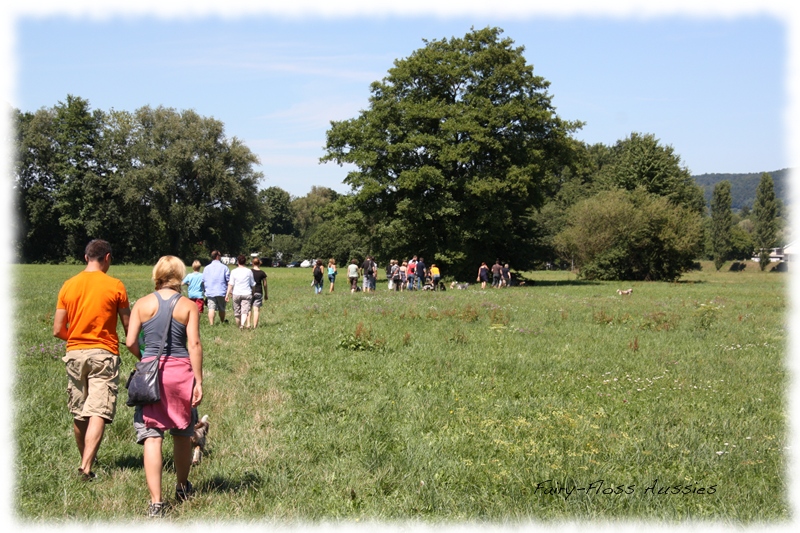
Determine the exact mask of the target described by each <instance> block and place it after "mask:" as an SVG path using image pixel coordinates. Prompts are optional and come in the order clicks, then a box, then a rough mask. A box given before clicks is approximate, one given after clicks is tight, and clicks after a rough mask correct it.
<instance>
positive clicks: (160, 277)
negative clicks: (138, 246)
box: [153, 255, 186, 292]
mask: <svg viewBox="0 0 800 533" xmlns="http://www.w3.org/2000/svg"><path fill="white" fill-rule="evenodd" d="M184 276H186V265H184V264H183V261H181V260H180V259H178V258H177V257H175V256H174V255H165V256H164V257H162V258H161V259H159V260H158V263H156V266H154V267H153V281H155V282H156V290H159V289H172V290H175V291H178V292H180V290H181V282H182V281H183V278H184Z"/></svg>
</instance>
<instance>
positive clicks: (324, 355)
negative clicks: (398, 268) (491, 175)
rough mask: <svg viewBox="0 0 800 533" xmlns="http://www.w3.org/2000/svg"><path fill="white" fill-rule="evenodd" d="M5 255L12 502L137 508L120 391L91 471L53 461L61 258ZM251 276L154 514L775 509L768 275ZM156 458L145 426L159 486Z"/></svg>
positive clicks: (208, 366) (707, 270)
mask: <svg viewBox="0 0 800 533" xmlns="http://www.w3.org/2000/svg"><path fill="white" fill-rule="evenodd" d="M13 268H14V269H13V272H14V274H15V276H16V280H15V287H16V302H17V310H16V317H17V321H16V325H15V331H16V339H15V343H16V354H15V364H14V369H15V372H16V375H15V384H14V398H15V399H16V404H15V406H14V407H15V411H14V420H15V428H14V435H15V441H16V450H15V472H14V474H15V479H16V487H15V489H14V491H13V494H14V496H15V500H14V502H13V507H14V509H15V511H16V513H17V517H18V518H19V519H20V520H21V521H23V522H27V523H64V522H73V521H86V520H96V521H103V522H111V521H115V522H116V521H118V520H120V519H123V520H132V519H140V518H142V519H143V518H144V517H145V509H146V503H147V500H148V495H147V490H146V487H145V481H144V472H143V470H142V450H141V447H139V446H138V445H136V444H135V442H134V431H133V427H132V423H131V421H132V416H133V410H132V409H130V408H128V407H126V406H125V405H124V399H125V392H124V388H123V389H122V392H121V395H120V402H119V404H120V406H119V408H118V412H117V418H116V420H115V422H114V423H113V424H112V425H111V426H109V427H108V429H107V432H106V437H105V440H104V442H103V445H102V447H101V449H100V454H99V464H98V466H97V468H96V471H97V472H98V476H99V477H98V479H97V480H96V481H95V482H93V483H88V484H84V483H80V482H79V481H77V479H76V477H75V476H74V472H75V469H76V468H77V466H78V455H77V451H76V449H75V445H74V441H73V438H72V432H71V418H70V415H69V413H68V411H67V408H66V394H65V389H66V376H65V373H64V367H63V363H62V362H61V361H60V357H61V356H62V355H63V353H62V352H63V347H62V346H63V345H62V343H61V342H60V341H58V340H57V339H55V338H53V337H52V317H53V310H54V307H55V300H56V294H57V292H58V289H59V287H60V286H61V284H62V283H63V281H64V280H65V279H67V278H68V277H69V276H71V275H73V274H74V273H76V272H78V271H79V270H80V269H81V267H80V266H15V267H13ZM109 273H110V274H111V275H113V276H115V277H118V278H120V279H122V280H123V282H124V283H125V284H126V286H127V288H128V293H129V296H130V298H131V300H135V299H137V298H139V297H141V296H143V295H145V294H147V293H148V292H149V291H150V290H151V289H152V284H151V281H150V280H149V276H150V268H149V267H139V266H116V265H115V266H112V269H111V271H110V272H109ZM267 273H268V274H269V296H270V298H269V300H268V302H266V304H265V307H264V308H263V311H262V321H261V325H260V328H259V329H258V330H255V331H239V330H238V329H236V328H235V327H234V326H233V325H232V324H229V325H226V326H220V325H216V326H214V327H210V326H209V325H208V322H207V320H206V319H205V317H203V319H202V321H201V337H202V341H203V347H204V352H205V383H204V390H205V400H204V402H203V404H202V405H201V408H200V413H201V415H202V414H208V415H209V418H210V421H211V430H210V435H209V453H208V455H207V456H206V457H205V459H204V461H203V462H202V464H201V465H199V466H198V467H196V468H195V469H193V472H192V474H191V476H190V479H191V480H192V482H193V483H194V485H195V487H196V488H197V489H198V492H199V493H198V495H197V497H196V498H195V499H193V500H191V501H189V502H187V503H184V504H181V505H175V506H174V507H172V508H171V510H170V512H169V518H168V519H169V520H171V521H174V522H179V523H180V522H188V521H191V520H194V519H198V518H205V519H210V520H218V521H226V522H227V521H232V522H248V523H250V522H252V521H260V520H268V521H274V522H279V523H299V522H302V523H308V522H311V523H317V522H323V521H346V522H356V521H362V522H363V521H380V522H396V521H405V520H414V521H423V522H426V523H456V522H474V521H486V522H490V523H504V524H509V523H521V522H526V521H530V520H533V521H540V522H545V523H547V522H555V521H562V520H612V519H622V520H646V521H668V522H680V521H686V520H708V521H723V522H726V523H734V524H742V525H748V524H756V523H771V524H775V523H784V522H786V521H788V520H789V519H790V506H789V502H788V489H787V474H786V468H787V451H786V447H787V446H788V434H787V426H788V420H787V418H788V415H787V411H788V408H787V402H788V399H787V394H788V393H787V390H788V387H789V378H788V370H787V367H786V361H785V354H786V342H787V326H786V319H787V299H788V294H787V290H786V285H787V279H788V278H787V277H786V276H787V274H778V273H762V272H759V271H758V268H757V265H755V264H750V265H748V267H747V269H746V270H745V271H744V272H736V273H733V272H727V271H721V272H716V271H715V270H714V269H713V266H712V265H710V264H709V263H705V264H704V270H702V271H698V272H692V273H690V274H687V275H686V276H685V277H684V278H683V279H682V280H681V282H679V283H633V284H628V283H609V282H601V283H592V282H584V281H578V280H576V279H575V276H574V275H573V274H571V273H568V272H529V273H526V277H527V278H529V279H532V280H534V283H533V284H532V285H527V286H525V287H513V288H508V289H502V290H489V289H487V290H485V291H481V290H480V289H479V288H476V287H475V286H472V287H470V288H469V290H466V291H457V290H448V291H446V292H437V293H429V292H414V293H408V292H406V293H393V292H392V293H390V292H389V291H388V290H387V288H386V284H385V281H384V282H383V283H380V282H379V285H378V291H377V293H375V294H373V295H365V294H361V293H357V294H351V293H350V292H349V290H348V288H347V287H346V279H342V280H340V282H339V283H338V287H337V290H336V292H334V293H333V294H327V290H328V286H327V282H326V285H325V293H323V295H321V296H315V295H314V294H313V289H312V288H311V287H310V286H309V284H310V281H311V273H310V270H309V269H267ZM32 281H35V283H32ZM469 281H471V280H469ZM628 287H633V288H634V292H633V294H632V295H631V296H629V297H623V296H619V295H618V294H617V293H616V289H618V288H623V289H624V288H628ZM229 314H230V315H232V313H231V312H230V310H229ZM231 322H232V320H231ZM132 367H133V357H132V356H131V355H130V354H129V353H127V351H123V371H122V373H123V375H125V376H127V374H128V372H129V371H130V369H131V368H132ZM171 456H172V455H171V441H170V440H169V438H167V439H165V460H166V472H165V475H164V487H165V493H164V495H165V498H166V499H167V500H168V501H174V495H173V491H172V490H171V488H172V487H173V486H174V472H173V471H172V464H171Z"/></svg>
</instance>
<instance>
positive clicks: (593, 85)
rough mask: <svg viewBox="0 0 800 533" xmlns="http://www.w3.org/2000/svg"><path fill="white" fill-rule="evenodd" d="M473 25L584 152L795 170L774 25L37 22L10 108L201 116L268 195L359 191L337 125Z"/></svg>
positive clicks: (690, 18) (413, 18)
mask: <svg viewBox="0 0 800 533" xmlns="http://www.w3.org/2000/svg"><path fill="white" fill-rule="evenodd" d="M472 26H474V27H476V28H481V27H485V26H498V27H500V28H502V29H503V30H504V35H505V36H506V37H510V38H511V39H513V40H514V41H515V43H516V44H517V45H521V46H524V47H525V52H524V55H525V57H526V59H527V61H528V62H529V63H530V64H532V65H533V66H534V72H535V73H536V74H538V75H541V76H543V77H544V78H545V79H547V80H548V81H549V82H550V83H551V86H550V93H551V95H552V96H553V103H554V105H555V106H556V108H557V112H558V114H559V115H560V116H561V117H562V118H565V119H569V120H581V121H584V122H586V125H585V127H584V128H583V129H582V130H581V131H579V132H578V133H577V134H576V136H577V137H578V138H579V139H582V140H585V141H587V142H590V143H595V142H601V143H604V144H613V143H615V142H616V141H617V140H620V139H623V138H625V137H626V136H628V135H629V134H630V133H631V132H642V133H652V134H654V135H655V136H656V137H657V138H659V139H660V140H661V142H662V143H663V144H668V145H672V146H673V147H674V148H675V150H676V152H677V153H678V154H679V155H680V156H681V158H682V161H683V164H684V165H685V166H686V167H687V168H689V170H690V171H691V172H692V173H693V174H701V173H711V172H723V173H726V172H732V173H738V172H760V171H769V170H778V169H780V168H786V167H789V166H790V163H789V157H788V153H787V152H788V150H787V147H786V143H785V124H784V114H785V112H786V108H787V105H788V102H789V99H788V94H787V86H786V83H785V81H786V68H787V58H788V52H787V38H788V36H789V33H788V29H787V26H786V24H785V22H784V21H782V20H780V19H779V18H777V17H774V16H767V15H763V14H762V15H759V14H749V15H741V16H707V17H703V18H699V17H697V16H694V15H691V14H672V15H669V16H658V17H650V18H644V19H643V18H642V17H634V16H630V17H626V18H620V17H611V16H608V15H603V14H600V15H591V16H590V15H581V14H580V13H578V14H575V15H572V16H563V15H558V16H557V15H554V14H535V15H526V14H524V13H520V14H518V15H516V16H510V15H508V14H505V15H504V14H502V13H501V14H499V15H485V14H480V13H473V14H458V13H454V12H450V14H449V15H447V16H433V15H425V14H422V15H419V14H403V15H398V14H385V15H383V16H376V15H372V16H351V17H345V18H330V17H324V16H322V14H321V13H314V12H312V13H311V14H307V15H306V16H304V17H301V18H298V17H287V16H281V15H277V14H266V13H263V14H250V15H247V16H245V17H235V16H234V17H226V18H223V17H220V16H207V17H191V18H188V17H183V18H173V19H163V18H158V17H156V16H154V15H153V14H146V15H143V16H132V15H126V16H112V17H107V18H102V19H95V18H89V17H68V16H66V15H64V14H59V13H51V14H47V15H45V16H37V17H33V16H30V15H28V16H20V17H19V18H17V20H16V22H15V24H14V28H15V32H16V42H15V43H14V47H13V52H14V54H15V57H16V61H17V65H16V73H15V75H14V77H13V82H14V85H13V92H12V96H11V102H10V103H11V105H12V106H14V107H16V108H18V109H21V110H24V111H34V110H36V109H38V108H41V107H51V106H53V105H55V104H56V103H57V102H59V101H64V100H65V99H66V96H67V94H72V95H75V96H80V97H82V98H85V99H87V100H88V101H89V102H90V104H91V106H92V107H93V108H95V109H102V110H109V109H112V108H113V109H118V110H127V111H133V110H135V109H137V108H139V107H141V106H144V105H150V106H153V107H155V106H159V105H163V106H166V107H172V108H175V109H178V110H183V109H190V108H191V109H194V110H196V111H197V112H198V113H200V114H202V115H205V116H213V117H214V118H217V119H219V120H221V121H222V122H223V123H224V124H225V127H226V133H227V135H228V136H229V137H233V136H235V137H237V138H239V139H241V140H243V141H244V142H245V144H247V146H249V147H250V149H251V150H253V151H254V152H255V153H256V154H257V155H258V157H259V159H260V161H261V165H260V167H259V168H258V170H260V171H261V172H263V174H264V180H263V181H262V183H261V186H262V187H268V186H279V187H281V188H283V189H285V190H287V191H289V192H290V193H291V194H292V195H294V196H302V195H304V194H306V193H307V192H308V191H309V190H310V188H311V186H312V185H322V186H326V187H331V188H333V189H336V190H338V191H340V192H347V187H346V186H345V185H344V184H343V183H342V179H343V178H344V176H345V173H346V168H345V169H343V168H341V167H339V166H337V165H335V164H333V163H328V164H324V165H322V164H319V162H318V160H319V157H320V156H322V155H323V153H324V151H323V146H324V143H325V132H326V130H327V128H328V126H329V123H330V121H331V120H343V119H347V118H352V117H355V116H357V114H358V112H359V110H360V109H364V108H366V107H367V106H368V98H369V95H370V93H369V85H370V83H371V82H372V81H376V80H380V79H381V78H383V77H384V76H385V75H386V73H387V70H388V69H389V68H391V67H392V64H393V61H394V60H395V59H398V58H404V57H407V56H408V55H410V54H411V53H412V52H413V51H414V50H415V49H417V48H420V47H422V46H423V45H424V43H423V41H422V40H423V39H429V40H430V39H441V38H450V37H453V36H463V35H464V34H465V33H466V32H468V31H469V30H470V28H471V27H472Z"/></svg>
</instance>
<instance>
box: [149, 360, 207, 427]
mask: <svg viewBox="0 0 800 533" xmlns="http://www.w3.org/2000/svg"><path fill="white" fill-rule="evenodd" d="M147 359H151V358H149V357H148V358H147ZM143 360H146V359H143ZM159 368H160V369H161V375H160V376H159V377H160V378H161V401H160V402H158V403H153V404H150V405H145V406H144V407H143V408H142V415H143V418H144V425H145V427H149V428H157V429H162V430H164V429H186V428H187V427H189V424H191V422H192V390H193V389H194V373H193V372H192V363H191V361H190V360H189V358H188V357H162V358H161V361H160V364H159Z"/></svg>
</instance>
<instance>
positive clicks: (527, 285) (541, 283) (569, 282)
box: [509, 278, 602, 289]
mask: <svg viewBox="0 0 800 533" xmlns="http://www.w3.org/2000/svg"><path fill="white" fill-rule="evenodd" d="M523 283H524V285H523ZM601 284H602V283H601V282H599V281H591V280H584V279H566V280H556V279H524V278H523V279H519V281H518V282H517V283H516V284H515V285H512V286H511V287H509V288H510V289H535V288H536V287H557V286H561V287H583V286H586V287H588V286H591V285H601Z"/></svg>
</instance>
